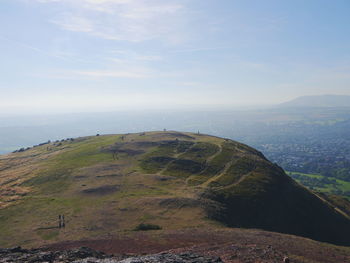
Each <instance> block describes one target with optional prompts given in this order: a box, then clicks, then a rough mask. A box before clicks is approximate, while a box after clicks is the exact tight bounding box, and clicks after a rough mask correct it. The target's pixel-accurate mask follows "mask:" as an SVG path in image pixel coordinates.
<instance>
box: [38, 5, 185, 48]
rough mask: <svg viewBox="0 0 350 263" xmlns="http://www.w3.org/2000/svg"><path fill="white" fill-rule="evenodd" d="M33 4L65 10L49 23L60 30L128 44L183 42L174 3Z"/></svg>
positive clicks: (180, 8)
mask: <svg viewBox="0 0 350 263" xmlns="http://www.w3.org/2000/svg"><path fill="white" fill-rule="evenodd" d="M36 1H37V2H39V3H42V4H43V3H46V4H49V3H62V4H65V5H66V6H68V9H66V10H69V11H68V12H65V13H62V14H59V15H58V16H57V17H55V18H54V19H52V21H51V22H52V23H54V24H56V25H58V26H59V27H60V28H62V29H64V30H68V31H74V32H82V33H87V34H89V35H92V36H95V37H99V38H104V39H109V40H121V41H130V42H140V41H146V40H152V39H161V40H163V41H167V42H172V43H177V42H181V41H182V40H183V38H184V37H183V34H182V32H181V31H182V30H183V29H184V28H185V27H183V26H182V25H183V23H184V21H185V16H184V10H185V7H184V6H183V5H181V4H179V3H178V2H177V1H175V0H169V1H163V0H148V1H146V0H99V1H98V0H74V1H73V0H36Z"/></svg>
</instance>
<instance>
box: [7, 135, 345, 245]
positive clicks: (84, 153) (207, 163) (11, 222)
mask: <svg viewBox="0 0 350 263" xmlns="http://www.w3.org/2000/svg"><path fill="white" fill-rule="evenodd" d="M0 184H1V189H0V232H1V233H2V235H1V236H0V246H13V245H30V246H34V245H42V244H43V243H47V242H60V241H65V240H81V239H87V238H89V239H91V238H95V239H98V238H100V237H104V236H108V235H127V234H128V233H130V231H132V230H149V229H156V228H157V229H159V226H161V228H162V229H161V231H171V230H180V229H187V228H200V229H206V228H217V229H219V228H222V227H224V226H225V225H226V226H230V227H248V228H262V229H266V230H270V231H277V232H284V233H290V234H297V235H301V236H306V237H310V238H314V239H317V240H321V241H327V242H333V243H337V244H350V238H349V236H350V233H349V231H350V221H349V219H348V216H347V213H346V212H344V209H346V207H347V203H346V201H340V200H338V201H336V200H335V199H334V198H333V199H332V200H330V199H329V200H328V199H327V198H325V197H322V196H321V195H315V194H313V193H312V192H310V191H308V190H307V189H306V188H304V187H302V186H301V185H299V184H298V183H296V182H294V181H293V180H292V179H291V178H290V177H289V176H287V175H286V174H285V173H284V171H283V170H282V169H281V168H280V167H278V166H277V165H275V164H272V163H270V162H269V161H268V160H266V158H265V157H264V156H263V155H262V154H261V153H260V152H258V151H256V150H255V149H253V148H250V147H248V146H247V145H243V144H240V143H238V142H234V141H231V140H227V139H221V138H217V137H212V136H207V135H202V134H193V133H179V132H145V133H136V134H122V135H100V136H91V137H84V138H76V139H73V140H71V139H69V140H63V141H59V142H49V143H46V144H44V145H40V146H37V147H34V148H31V149H28V150H26V151H22V152H16V153H12V154H8V155H3V156H0ZM58 215H65V218H66V224H65V228H58ZM135 226H137V227H136V228H135Z"/></svg>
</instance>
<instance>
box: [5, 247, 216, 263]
mask: <svg viewBox="0 0 350 263" xmlns="http://www.w3.org/2000/svg"><path fill="white" fill-rule="evenodd" d="M9 262H28V263H34V262H36V263H40V262H42V263H44V262H45V263H68V262H72V263H220V262H222V261H221V259H220V258H219V257H208V256H201V255H197V254H194V253H190V252H186V253H180V254H173V253H160V254H154V255H147V256H139V257H130V258H126V259H123V260H120V258H118V257H113V256H108V255H106V254H104V253H102V252H98V251H95V250H92V249H90V248H87V247H81V248H78V249H73V250H63V251H55V252H53V251H44V250H40V249H31V250H27V249H22V248H21V247H15V248H10V249H0V263H9Z"/></svg>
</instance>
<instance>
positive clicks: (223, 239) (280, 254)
mask: <svg viewBox="0 0 350 263" xmlns="http://www.w3.org/2000/svg"><path fill="white" fill-rule="evenodd" d="M81 246H87V247H90V248H93V249H96V250H99V251H103V252H105V253H108V254H114V255H120V256H121V258H123V257H125V256H134V255H144V254H154V253H159V252H164V251H167V252H171V253H180V252H193V253H198V254H201V255H210V256H218V257H220V258H221V259H222V260H223V261H224V262H227V263H238V262H244V263H248V262H252V263H253V262H257V263H272V262H283V259H284V258H285V257H288V258H289V259H290V262H295V263H302V262H303V263H316V262H324V263H331V262H334V263H349V262H350V248H349V247H339V246H334V245H330V244H327V243H320V242H316V241H313V240H311V239H306V238H301V237H297V236H292V235H285V234H279V233H272V232H266V231H261V230H246V229H221V230H214V229H213V230H206V231H203V230H196V229H188V230H181V231H173V232H166V233H160V232H159V233H158V231H149V232H135V233H133V234H131V235H129V236H128V237H113V238H110V239H103V240H84V241H74V242H62V243H56V244H53V245H51V246H50V247H48V248H49V249H50V250H57V249H72V248H76V247H81Z"/></svg>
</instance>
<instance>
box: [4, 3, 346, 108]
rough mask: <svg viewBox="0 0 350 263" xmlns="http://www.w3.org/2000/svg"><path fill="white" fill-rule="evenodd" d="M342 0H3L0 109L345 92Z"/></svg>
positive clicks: (232, 101) (208, 102) (277, 99)
mask: <svg viewBox="0 0 350 263" xmlns="http://www.w3.org/2000/svg"><path fill="white" fill-rule="evenodd" d="M349 14H350V2H349V1H348V0H333V1H329V0H308V1H305V0H286V1H280V0H264V1H261V0H249V1H248V0H166V1H165V0H0V74H1V75H0V111H1V112H2V113H3V112H9V113H14V112H16V113H17V112H18V113H21V112H22V113H24V112H41V113H43V112H83V111H109V110H118V109H167V108H174V109H176V108H196V107H198V108H200V107H202V108H203V107H204V108H216V107H240V106H252V105H269V104H275V103H281V102H284V101H288V100H290V99H293V98H295V97H298V96H304V95H320V94H344V95H350V85H349V84H350V27H349V25H350V15H349Z"/></svg>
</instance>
